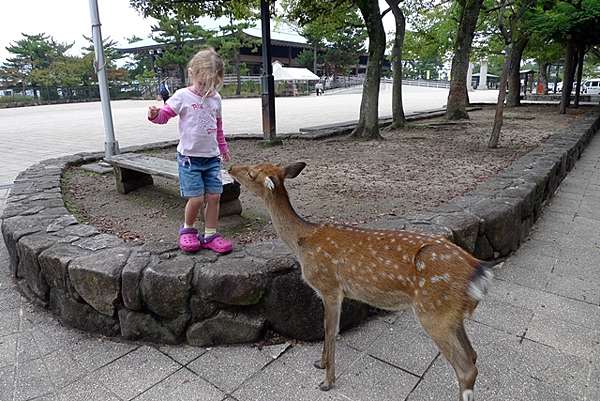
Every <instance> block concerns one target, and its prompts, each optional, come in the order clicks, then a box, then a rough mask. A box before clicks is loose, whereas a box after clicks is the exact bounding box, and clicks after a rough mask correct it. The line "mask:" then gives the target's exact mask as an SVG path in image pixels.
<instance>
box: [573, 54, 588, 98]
mask: <svg viewBox="0 0 600 401" xmlns="http://www.w3.org/2000/svg"><path fill="white" fill-rule="evenodd" d="M584 57H585V45H584V44H581V45H579V51H578V52H577V85H576V86H575V101H574V102H573V106H574V107H579V91H581V78H582V77H583V58H584Z"/></svg>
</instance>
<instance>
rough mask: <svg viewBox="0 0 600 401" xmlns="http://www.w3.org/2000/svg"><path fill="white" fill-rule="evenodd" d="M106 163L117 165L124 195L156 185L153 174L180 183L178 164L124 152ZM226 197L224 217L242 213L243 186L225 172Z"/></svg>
mask: <svg viewBox="0 0 600 401" xmlns="http://www.w3.org/2000/svg"><path fill="white" fill-rule="evenodd" d="M106 162H107V163H109V164H111V165H112V166H113V169H114V171H115V181H116V184H117V191H119V192H120V193H122V194H126V193H128V192H131V191H133V190H135V189H137V188H141V187H144V186H147V185H152V184H154V180H153V179H152V176H153V175H158V176H160V177H164V178H167V179H171V180H175V181H179V173H178V170H177V162H176V161H173V160H166V159H161V158H159V157H152V156H148V155H145V154H141V153H122V154H119V155H114V156H111V157H110V158H108V159H106ZM221 180H222V182H223V194H222V195H221V202H220V203H221V207H220V213H219V215H220V216H230V215H234V214H241V213H242V204H241V202H240V199H239V197H240V184H238V183H237V182H235V181H234V180H233V178H231V176H230V175H229V173H228V172H227V171H225V170H221Z"/></svg>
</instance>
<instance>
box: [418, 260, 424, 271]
mask: <svg viewBox="0 0 600 401" xmlns="http://www.w3.org/2000/svg"><path fill="white" fill-rule="evenodd" d="M416 265H417V270H418V271H420V272H422V271H423V270H425V262H423V261H422V260H417V263H416Z"/></svg>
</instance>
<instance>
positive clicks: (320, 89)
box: [315, 81, 323, 96]
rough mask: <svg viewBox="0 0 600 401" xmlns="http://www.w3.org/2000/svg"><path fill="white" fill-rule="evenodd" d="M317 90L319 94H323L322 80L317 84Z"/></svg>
mask: <svg viewBox="0 0 600 401" xmlns="http://www.w3.org/2000/svg"><path fill="white" fill-rule="evenodd" d="M315 91H316V92H317V96H320V95H322V94H323V83H322V82H321V81H319V82H317V83H316V84H315Z"/></svg>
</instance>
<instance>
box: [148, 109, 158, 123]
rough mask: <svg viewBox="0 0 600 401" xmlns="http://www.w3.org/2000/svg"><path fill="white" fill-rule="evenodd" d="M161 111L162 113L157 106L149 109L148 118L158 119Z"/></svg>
mask: <svg viewBox="0 0 600 401" xmlns="http://www.w3.org/2000/svg"><path fill="white" fill-rule="evenodd" d="M159 111H160V109H159V108H158V107H156V106H150V107H148V118H149V119H150V120H154V119H155V118H156V116H158V112H159Z"/></svg>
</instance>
